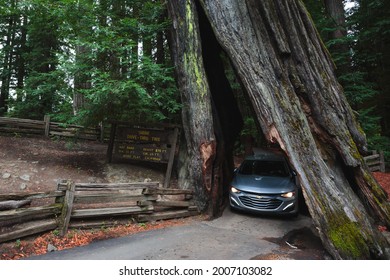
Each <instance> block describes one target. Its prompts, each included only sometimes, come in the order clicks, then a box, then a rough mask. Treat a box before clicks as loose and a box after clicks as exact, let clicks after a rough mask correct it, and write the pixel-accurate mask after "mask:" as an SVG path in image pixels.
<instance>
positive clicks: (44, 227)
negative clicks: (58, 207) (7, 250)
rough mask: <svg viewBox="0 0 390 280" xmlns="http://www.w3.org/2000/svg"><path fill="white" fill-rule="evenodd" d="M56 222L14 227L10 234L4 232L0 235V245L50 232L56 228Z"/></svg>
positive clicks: (41, 221)
mask: <svg viewBox="0 0 390 280" xmlns="http://www.w3.org/2000/svg"><path fill="white" fill-rule="evenodd" d="M57 226H58V225H57V221H56V220H55V219H49V220H40V221H34V222H27V223H23V224H20V225H17V226H15V227H14V228H13V229H12V231H11V232H4V233H1V234H0V243H2V242H6V241H11V240H15V239H18V238H22V237H26V236H29V235H33V234H37V233H41V232H45V231H50V230H53V229H55V228H57Z"/></svg>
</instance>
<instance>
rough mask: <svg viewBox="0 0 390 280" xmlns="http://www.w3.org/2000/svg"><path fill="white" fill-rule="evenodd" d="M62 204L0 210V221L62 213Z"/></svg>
mask: <svg viewBox="0 0 390 280" xmlns="http://www.w3.org/2000/svg"><path fill="white" fill-rule="evenodd" d="M61 209H62V205H61V204H53V205H49V206H38V207H30V208H19V209H12V210H6V211H1V212H0V222H4V221H12V220H15V221H18V220H19V219H23V218H28V219H32V218H34V217H37V216H38V217H39V216H45V215H50V214H53V215H56V214H59V213H61Z"/></svg>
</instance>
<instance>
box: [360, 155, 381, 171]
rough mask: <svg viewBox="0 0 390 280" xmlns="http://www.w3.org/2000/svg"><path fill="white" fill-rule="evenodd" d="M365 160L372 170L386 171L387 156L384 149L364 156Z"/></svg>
mask: <svg viewBox="0 0 390 280" xmlns="http://www.w3.org/2000/svg"><path fill="white" fill-rule="evenodd" d="M364 161H365V162H366V164H367V166H368V168H369V169H370V171H372V172H374V171H380V172H386V166H385V157H384V155H383V152H382V151H380V152H379V153H378V152H377V151H373V152H372V155H371V156H367V157H364Z"/></svg>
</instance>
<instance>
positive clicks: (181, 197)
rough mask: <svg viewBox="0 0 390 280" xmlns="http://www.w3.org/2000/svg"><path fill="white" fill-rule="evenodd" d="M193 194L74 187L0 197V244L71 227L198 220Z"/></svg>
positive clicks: (153, 187)
mask: <svg viewBox="0 0 390 280" xmlns="http://www.w3.org/2000/svg"><path fill="white" fill-rule="evenodd" d="M192 196H193V192H192V191H190V190H180V189H164V188H159V184H158V183H153V182H150V183H122V184H73V183H71V182H65V181H64V182H60V183H58V185H57V190H56V191H52V192H36V193H13V194H0V243H1V242H6V241H10V240H15V239H18V238H22V237H25V236H29V235H33V234H37V233H41V232H45V231H50V230H54V229H58V231H59V233H60V235H62V236H64V235H65V234H66V232H67V230H68V228H69V227H72V228H93V227H101V226H110V225H114V224H118V223H124V224H128V223H131V222H147V221H154V220H164V219H173V218H182V217H189V216H193V215H198V209H197V207H196V206H194V204H193V202H192Z"/></svg>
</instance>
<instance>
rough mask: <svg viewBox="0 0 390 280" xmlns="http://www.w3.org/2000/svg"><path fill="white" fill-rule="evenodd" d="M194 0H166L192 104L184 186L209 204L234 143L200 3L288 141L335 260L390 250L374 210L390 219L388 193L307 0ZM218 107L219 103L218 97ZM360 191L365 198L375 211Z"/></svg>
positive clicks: (259, 109)
mask: <svg viewBox="0 0 390 280" xmlns="http://www.w3.org/2000/svg"><path fill="white" fill-rule="evenodd" d="M195 2H196V3H198V1H195V0H193V1H190V0H187V1H184V0H172V1H169V4H168V5H169V11H170V16H171V19H172V21H173V44H172V47H173V54H174V55H173V58H174V62H175V66H176V72H177V75H178V84H179V88H180V91H181V94H182V99H183V105H184V108H183V125H184V135H185V140H186V148H187V158H186V161H184V162H182V163H183V165H184V168H181V171H183V170H185V172H184V173H182V174H179V175H180V176H181V178H185V180H183V179H182V181H181V182H182V183H183V185H184V187H186V188H189V187H194V188H195V189H196V192H197V194H198V199H199V201H200V203H199V204H202V205H203V206H205V207H206V206H209V205H212V204H213V203H215V201H213V200H214V199H218V197H216V196H213V195H209V194H210V193H213V190H214V191H215V190H218V189H221V187H220V186H218V184H223V182H224V180H223V178H221V177H218V180H216V176H222V175H226V173H221V171H222V169H223V168H222V166H223V164H222V163H221V162H222V161H221V160H219V162H216V161H215V160H216V159H218V158H219V157H221V156H222V155H223V154H218V151H223V150H224V148H223V147H222V148H221V147H220V146H221V145H222V146H223V145H224V144H225V143H226V142H225V141H219V139H217V138H216V135H218V133H217V130H216V129H215V128H218V127H220V128H222V134H224V131H223V129H224V125H216V123H217V124H218V122H219V123H221V122H224V120H223V119H221V118H219V119H216V116H218V115H219V112H217V114H215V113H214V114H213V109H212V106H211V103H213V104H214V103H215V102H221V100H216V99H213V98H212V97H213V94H214V93H212V92H211V91H210V88H211V87H210V86H209V83H208V82H207V79H206V77H207V74H206V72H207V69H205V63H204V62H203V60H202V49H201V47H202V45H201V43H200V41H199V40H200V38H201V35H200V34H199V32H200V28H199V16H198V12H197V11H199V13H205V14H206V15H207V18H208V22H209V24H211V26H212V29H213V31H214V34H215V36H216V38H217V40H218V42H219V44H220V45H221V47H222V48H223V49H224V50H225V51H226V53H227V55H228V57H229V58H230V59H231V61H232V64H233V65H234V67H235V69H236V71H237V74H238V77H239V78H240V80H241V83H242V85H243V86H244V88H245V91H246V92H247V94H248V97H249V100H250V101H251V103H252V106H253V109H254V112H255V115H256V116H255V117H256V118H257V120H258V122H259V124H260V126H261V128H262V131H263V133H264V136H265V138H266V139H267V140H268V142H270V143H278V144H279V145H280V147H281V148H282V149H283V150H284V151H285V153H286V155H287V156H288V158H289V160H290V162H291V164H292V165H293V166H294V168H295V170H296V171H297V173H298V174H299V179H300V181H301V184H302V188H303V193H304V197H305V200H306V203H307V205H308V208H309V211H310V214H311V216H312V218H313V221H314V223H315V225H316V227H317V228H318V231H319V235H320V237H321V239H322V241H323V244H324V246H325V247H326V248H327V250H328V251H329V253H331V254H332V255H333V257H334V258H336V259H371V258H389V251H388V246H389V245H388V243H387V241H386V239H385V238H384V237H383V235H382V234H381V233H379V231H378V230H377V229H376V226H375V225H374V224H373V221H372V220H371V217H370V216H369V214H368V211H367V210H369V212H370V213H373V216H375V218H377V219H379V221H380V222H381V223H382V224H384V225H386V226H388V227H389V226H390V206H389V203H388V202H387V195H386V194H385V192H384V191H383V190H382V189H381V188H380V186H379V185H378V184H377V182H376V181H375V180H374V179H373V177H372V176H371V174H370V173H369V171H368V170H367V167H366V166H365V164H364V161H363V159H362V156H361V153H365V152H366V141H365V137H364V134H363V133H362V132H361V130H360V128H359V126H358V124H357V122H356V120H355V118H354V116H353V113H352V110H351V109H350V107H349V105H348V103H347V101H346V99H345V97H344V95H343V92H342V88H341V87H340V86H339V84H338V83H337V80H336V78H335V75H334V69H333V64H332V62H331V59H330V57H329V55H328V52H327V51H326V49H325V48H324V46H323V45H322V44H321V40H320V39H319V37H318V34H317V32H316V30H315V28H314V27H313V26H314V25H313V23H312V21H311V20H310V17H309V16H308V14H307V11H306V9H305V7H304V6H303V4H302V2H301V1H298V0H280V1H277V3H276V2H275V1H273V0H265V1H256V0H245V1H243V0H224V1H221V0H202V1H199V2H200V3H201V6H202V8H201V7H200V6H199V5H198V10H197V9H196V3H195ZM203 10H204V11H203ZM202 31H203V32H205V31H206V29H203V30H202ZM208 32H210V31H208ZM202 37H203V38H207V37H206V36H205V35H204V34H203V35H202ZM203 51H204V50H203ZM213 107H214V108H215V110H218V104H214V106H213ZM232 127H233V126H232ZM225 135H226V133H225ZM217 140H218V141H217ZM217 193H219V194H220V193H221V192H217ZM357 194H362V195H363V196H364V198H365V201H366V202H367V205H366V206H367V210H366V209H365V207H364V206H363V204H362V203H361V201H360V200H359V198H358V196H357ZM210 200H211V201H210ZM208 209H209V208H208Z"/></svg>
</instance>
